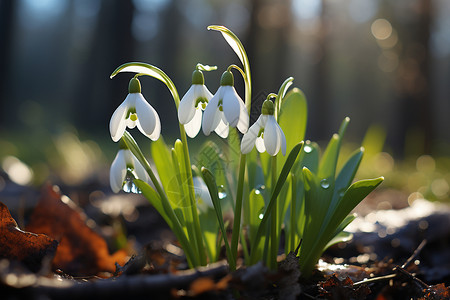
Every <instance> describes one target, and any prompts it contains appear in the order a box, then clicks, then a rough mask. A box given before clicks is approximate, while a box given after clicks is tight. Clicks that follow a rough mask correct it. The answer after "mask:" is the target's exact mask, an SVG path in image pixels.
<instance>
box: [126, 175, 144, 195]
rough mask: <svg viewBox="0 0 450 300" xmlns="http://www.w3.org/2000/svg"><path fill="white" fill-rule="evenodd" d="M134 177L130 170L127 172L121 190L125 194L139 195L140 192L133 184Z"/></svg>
mask: <svg viewBox="0 0 450 300" xmlns="http://www.w3.org/2000/svg"><path fill="white" fill-rule="evenodd" d="M133 180H134V175H133V174H132V173H131V171H130V170H128V172H127V176H126V177H125V181H124V183H123V186H122V190H123V191H124V192H125V193H133V194H141V193H142V192H141V190H140V189H139V188H138V187H137V186H136V185H135V184H134V182H133Z"/></svg>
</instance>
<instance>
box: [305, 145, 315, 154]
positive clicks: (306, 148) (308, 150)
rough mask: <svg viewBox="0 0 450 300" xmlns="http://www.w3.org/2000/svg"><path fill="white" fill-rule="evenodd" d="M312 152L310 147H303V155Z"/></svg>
mask: <svg viewBox="0 0 450 300" xmlns="http://www.w3.org/2000/svg"><path fill="white" fill-rule="evenodd" d="M312 150H313V149H312V147H311V146H308V145H306V146H304V147H303V151H305V153H311V151H312Z"/></svg>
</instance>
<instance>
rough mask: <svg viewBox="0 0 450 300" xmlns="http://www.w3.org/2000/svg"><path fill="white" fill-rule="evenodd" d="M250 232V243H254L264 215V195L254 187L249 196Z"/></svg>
mask: <svg viewBox="0 0 450 300" xmlns="http://www.w3.org/2000/svg"><path fill="white" fill-rule="evenodd" d="M248 202H249V212H250V216H249V223H248V226H249V232H248V236H249V239H250V245H253V242H254V240H255V237H256V232H257V231H258V227H259V224H260V223H261V219H262V217H263V216H264V215H263V214H264V206H265V203H264V197H263V195H262V192H261V191H260V190H255V189H253V190H252V191H251V193H250V198H249V201H248Z"/></svg>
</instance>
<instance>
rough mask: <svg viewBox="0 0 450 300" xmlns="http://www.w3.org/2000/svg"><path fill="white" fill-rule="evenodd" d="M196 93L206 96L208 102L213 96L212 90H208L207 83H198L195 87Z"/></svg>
mask: <svg viewBox="0 0 450 300" xmlns="http://www.w3.org/2000/svg"><path fill="white" fill-rule="evenodd" d="M195 90H196V91H195V93H196V95H198V96H200V95H201V97H205V98H206V100H208V102H209V101H210V100H211V98H212V97H213V94H211V92H210V91H209V90H208V88H207V87H206V85H200V84H199V85H197V86H196V87H195Z"/></svg>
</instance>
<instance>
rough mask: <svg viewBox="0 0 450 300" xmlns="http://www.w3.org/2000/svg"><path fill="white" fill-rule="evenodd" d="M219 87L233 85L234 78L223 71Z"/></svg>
mask: <svg viewBox="0 0 450 300" xmlns="http://www.w3.org/2000/svg"><path fill="white" fill-rule="evenodd" d="M220 85H231V86H233V85H234V77H233V73H231V72H230V71H225V72H223V74H222V78H221V79H220Z"/></svg>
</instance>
